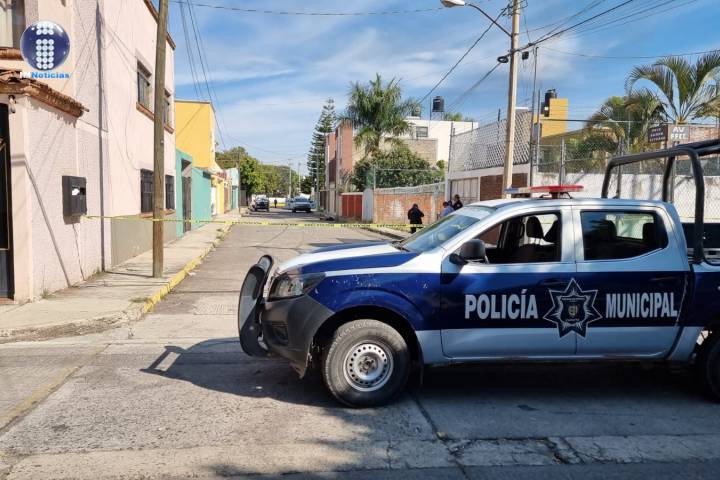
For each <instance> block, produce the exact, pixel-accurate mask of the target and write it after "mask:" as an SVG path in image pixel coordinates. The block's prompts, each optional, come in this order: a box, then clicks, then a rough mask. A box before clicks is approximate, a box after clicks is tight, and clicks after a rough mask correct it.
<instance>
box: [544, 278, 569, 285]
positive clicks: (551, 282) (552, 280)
mask: <svg viewBox="0 0 720 480" xmlns="http://www.w3.org/2000/svg"><path fill="white" fill-rule="evenodd" d="M538 285H540V286H541V287H564V286H565V285H567V281H565V280H560V279H559V278H550V279H548V280H543V281H542V282H539V283H538Z"/></svg>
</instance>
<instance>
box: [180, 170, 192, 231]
mask: <svg viewBox="0 0 720 480" xmlns="http://www.w3.org/2000/svg"><path fill="white" fill-rule="evenodd" d="M182 211H183V220H185V221H184V222H183V232H189V231H190V229H191V228H192V223H190V222H189V220H190V219H192V164H191V163H190V162H188V161H185V160H183V161H182Z"/></svg>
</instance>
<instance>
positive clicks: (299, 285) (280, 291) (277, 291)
mask: <svg viewBox="0 0 720 480" xmlns="http://www.w3.org/2000/svg"><path fill="white" fill-rule="evenodd" d="M323 278H325V275H323V274H322V273H306V274H292V273H283V274H281V275H279V276H278V277H277V278H276V279H275V281H274V282H273V283H272V287H271V288H270V300H278V299H281V298H291V297H299V296H301V295H305V294H306V293H307V292H309V291H310V290H312V289H313V287H315V286H316V285H317V284H318V283H320V281H321V280H322V279H323Z"/></svg>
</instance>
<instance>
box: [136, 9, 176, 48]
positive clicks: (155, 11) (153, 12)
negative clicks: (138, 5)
mask: <svg viewBox="0 0 720 480" xmlns="http://www.w3.org/2000/svg"><path fill="white" fill-rule="evenodd" d="M143 2H145V6H146V7H147V8H148V10H150V13H151V14H152V16H153V18H154V19H155V22H157V21H158V17H159V16H160V14H159V13H158V11H157V8H155V5H153V2H152V0H143ZM166 38H167V41H168V43H169V44H170V48H172V49H173V50H175V48H176V45H175V42H174V41H173V39H172V37H171V36H170V32H168V33H167V35H166Z"/></svg>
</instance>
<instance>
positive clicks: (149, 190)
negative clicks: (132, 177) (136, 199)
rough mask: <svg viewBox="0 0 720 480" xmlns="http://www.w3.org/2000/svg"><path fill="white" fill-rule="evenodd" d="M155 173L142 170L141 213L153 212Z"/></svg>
mask: <svg viewBox="0 0 720 480" xmlns="http://www.w3.org/2000/svg"><path fill="white" fill-rule="evenodd" d="M154 188H155V187H154V182H153V172H152V170H140V212H141V213H151V212H152V211H153V189H154Z"/></svg>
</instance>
